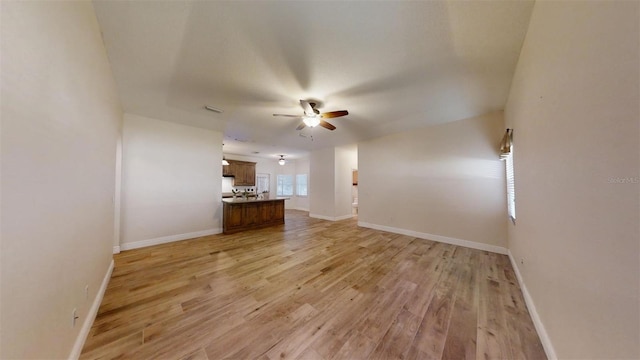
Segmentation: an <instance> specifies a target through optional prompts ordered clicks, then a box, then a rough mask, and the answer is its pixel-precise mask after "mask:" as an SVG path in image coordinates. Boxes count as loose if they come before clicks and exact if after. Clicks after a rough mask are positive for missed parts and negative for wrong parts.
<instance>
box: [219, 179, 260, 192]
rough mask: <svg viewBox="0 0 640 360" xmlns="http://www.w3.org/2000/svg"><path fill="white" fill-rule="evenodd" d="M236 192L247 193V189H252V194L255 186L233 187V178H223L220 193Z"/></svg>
mask: <svg viewBox="0 0 640 360" xmlns="http://www.w3.org/2000/svg"><path fill="white" fill-rule="evenodd" d="M234 189H235V190H238V191H245V190H247V191H249V189H252V190H253V191H254V192H255V191H256V187H255V186H233V178H231V177H223V178H222V193H230V192H232V191H233V190H234Z"/></svg>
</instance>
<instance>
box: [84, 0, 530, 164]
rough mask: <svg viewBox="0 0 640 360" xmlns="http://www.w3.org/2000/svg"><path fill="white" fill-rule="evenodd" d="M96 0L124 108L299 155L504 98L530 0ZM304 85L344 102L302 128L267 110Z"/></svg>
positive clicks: (247, 148)
mask: <svg viewBox="0 0 640 360" xmlns="http://www.w3.org/2000/svg"><path fill="white" fill-rule="evenodd" d="M94 6H95V9H96V13H97V16H98V20H99V23H100V26H101V28H102V32H103V37H104V41H105V44H106V47H107V52H108V56H109V59H110V61H111V66H112V68H113V72H114V75H115V79H116V82H117V85H118V90H119V95H120V98H121V101H122V105H123V107H124V110H125V111H126V112H129V113H134V114H139V115H143V116H148V117H152V118H157V119H161V120H167V121H174V122H180V123H185V124H190V125H194V126H199V127H203V128H209V129H215V130H219V131H222V132H224V135H225V147H224V151H225V153H236V154H244V155H253V156H269V157H276V155H277V154H286V155H288V157H289V158H296V157H299V156H303V155H305V154H306V153H308V151H309V150H312V149H317V148H324V147H327V146H337V145H344V144H350V143H355V142H357V141H359V140H363V139H367V138H372V137H376V136H381V135H385V134H390V133H394V132H399V131H406V130H411V129H414V128H418V127H424V126H427V125H429V124H437V123H443V122H449V121H455V120H460V119H464V118H467V117H471V116H476V115H481V114H484V113H487V112H491V111H495V110H501V109H503V107H504V104H505V102H506V100H507V95H508V92H509V86H510V84H511V78H512V76H513V73H514V70H515V65H516V63H517V60H518V56H519V54H520V48H521V45H522V42H523V39H524V36H525V33H526V29H527V26H528V23H529V17H530V15H531V9H532V6H533V1H475V2H469V1H424V2H420V1H412V2H405V1H402V2H401V1H397V2H395V1H394V2H372V1H367V2H364V1H362V2H359V1H358V2H352V1H349V2H339V1H298V2H295V1H291V2H289V1H255V2H253V1H186V2H181V1H154V2H151V1H98V0H95V1H94ZM308 98H314V99H318V100H320V101H321V103H322V107H321V108H320V110H321V111H334V110H343V109H346V110H349V113H350V114H349V115H348V116H345V117H341V118H335V119H330V122H331V123H332V124H334V125H335V126H336V127H337V129H336V130H335V131H328V130H326V129H323V128H321V127H316V128H313V129H309V128H306V129H304V130H303V131H301V132H299V131H296V130H295V128H296V126H297V125H298V124H299V123H300V121H299V120H297V119H295V118H286V117H273V116H272V114H273V113H286V114H300V115H302V113H303V111H302V108H301V107H300V105H299V100H300V99H308ZM205 104H208V105H211V106H214V107H216V108H220V109H222V110H224V112H223V113H221V114H216V113H213V112H210V111H207V110H205V109H204V105H205ZM300 133H301V134H303V135H304V136H306V137H302V136H299V134H300ZM312 137H313V141H312ZM255 151H258V152H259V153H260V154H258V155H255V154H254V153H253V152H255Z"/></svg>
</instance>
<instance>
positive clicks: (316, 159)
mask: <svg viewBox="0 0 640 360" xmlns="http://www.w3.org/2000/svg"><path fill="white" fill-rule="evenodd" d="M335 161H336V159H335V149H334V148H326V149H320V150H314V151H312V152H311V155H310V156H309V184H310V186H309V216H312V217H320V218H324V219H333V218H334V217H335V213H334V210H335V208H334V196H333V194H335Z"/></svg>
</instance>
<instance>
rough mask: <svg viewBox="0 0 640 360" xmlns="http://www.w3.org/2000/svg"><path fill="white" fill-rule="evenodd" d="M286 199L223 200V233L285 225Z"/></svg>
mask: <svg viewBox="0 0 640 360" xmlns="http://www.w3.org/2000/svg"><path fill="white" fill-rule="evenodd" d="M284 201H285V198H276V199H242V198H236V199H234V198H228V199H222V205H223V206H222V207H223V209H222V216H223V219H222V223H223V224H222V232H223V233H224V234H233V233H236V232H239V231H244V230H249V229H258V228H263V227H267V226H274V225H282V224H284Z"/></svg>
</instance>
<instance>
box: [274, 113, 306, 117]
mask: <svg viewBox="0 0 640 360" xmlns="http://www.w3.org/2000/svg"><path fill="white" fill-rule="evenodd" d="M273 116H285V117H295V118H299V117H301V116H300V115H289V114H273Z"/></svg>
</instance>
